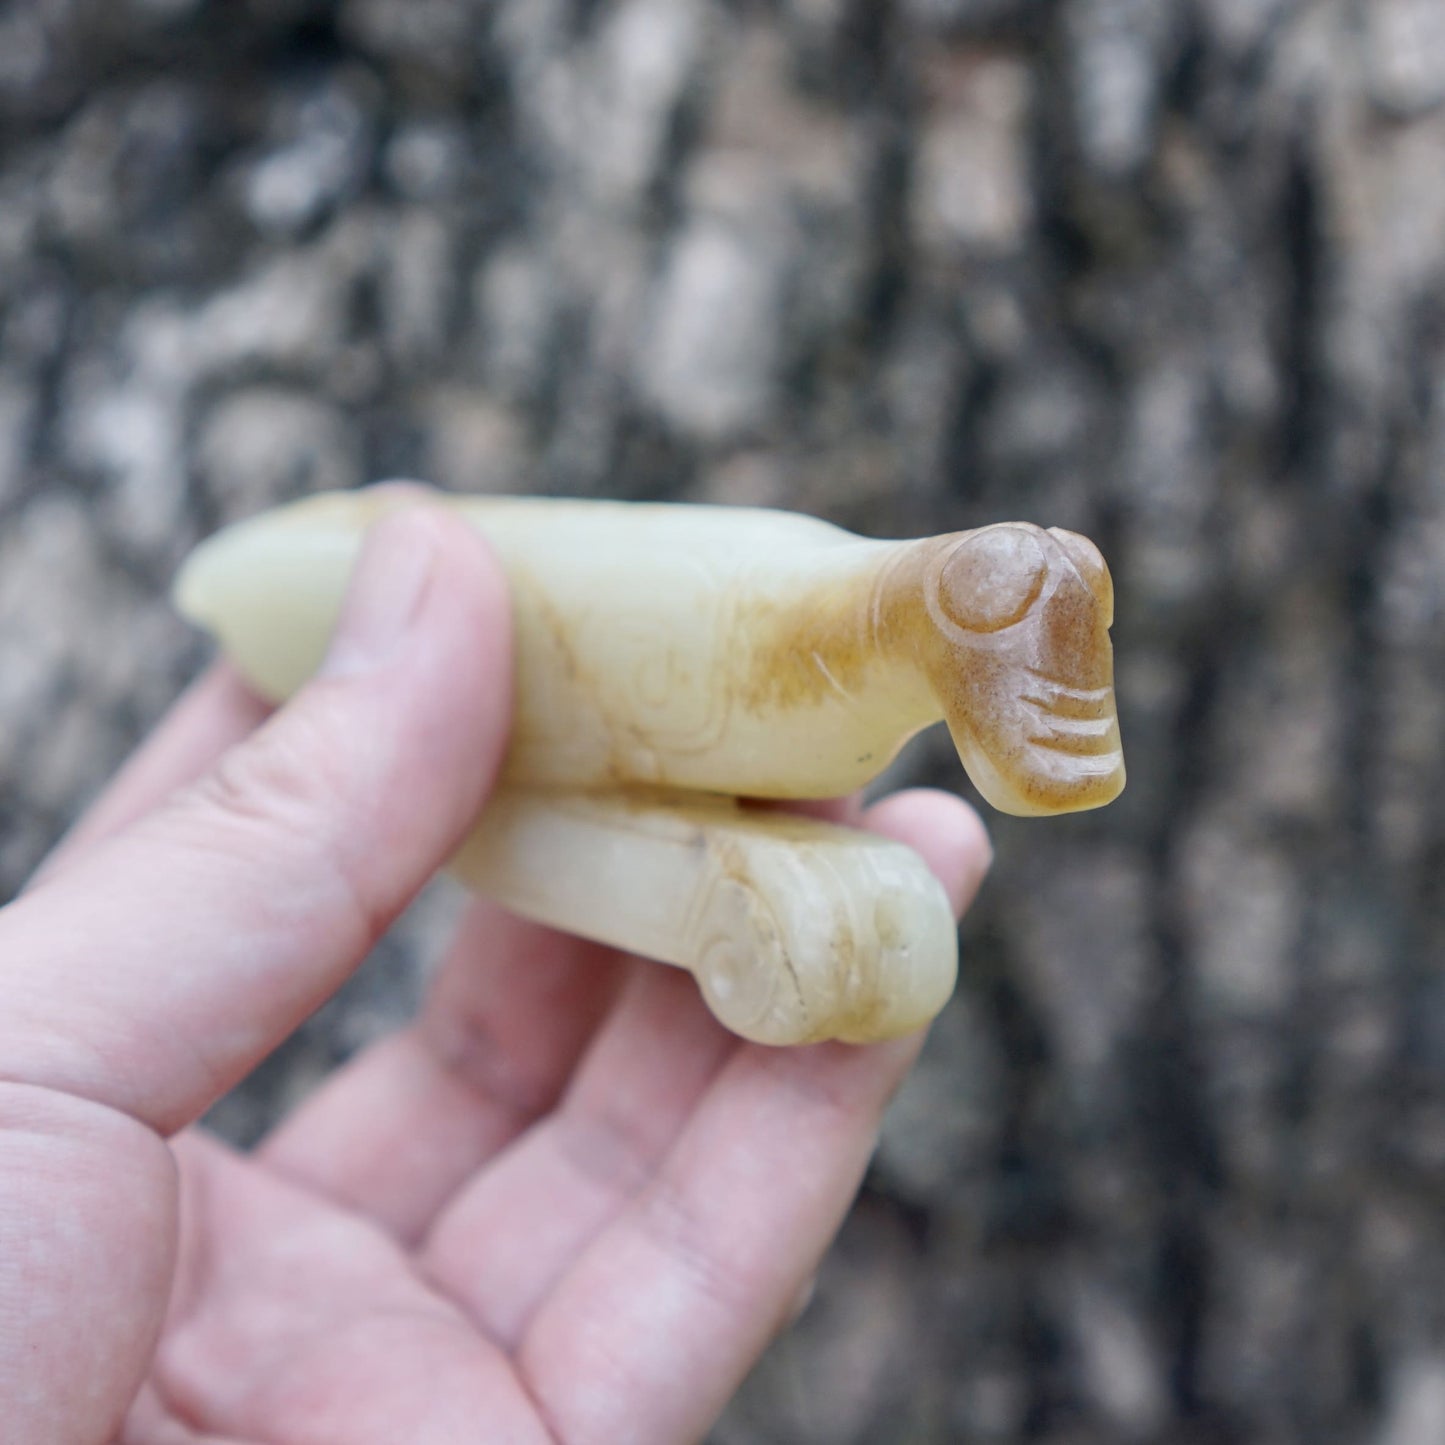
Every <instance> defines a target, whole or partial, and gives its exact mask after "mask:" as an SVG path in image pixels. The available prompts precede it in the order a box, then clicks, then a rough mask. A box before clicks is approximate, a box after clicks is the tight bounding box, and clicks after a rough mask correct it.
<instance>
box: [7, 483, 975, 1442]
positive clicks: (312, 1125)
mask: <svg viewBox="0 0 1445 1445" xmlns="http://www.w3.org/2000/svg"><path fill="white" fill-rule="evenodd" d="M509 637H510V631H509V626H508V613H507V597H506V588H505V584H504V582H503V581H502V578H501V575H500V573H499V571H498V569H497V567H496V565H495V563H494V561H493V560H492V558H491V555H490V553H489V552H488V551H487V549H486V546H485V544H484V543H483V542H481V541H480V539H479V538H478V536H477V535H476V533H475V532H473V531H472V530H471V529H469V528H467V527H466V526H465V525H464V524H462V523H460V522H459V521H457V520H456V519H455V518H452V517H449V516H447V515H445V514H443V513H441V512H439V511H437V510H435V509H431V508H418V509H415V510H411V511H406V512H402V513H399V514H396V515H394V516H392V517H390V518H388V519H386V520H385V521H383V522H382V523H381V524H380V525H379V526H378V527H377V528H376V529H375V531H374V532H373V534H372V536H371V537H370V539H369V540H368V543H367V546H366V550H365V552H364V555H363V560H362V564H361V567H360V568H359V571H358V576H357V579H356V582H355V584H354V586H353V589H352V592H351V594H350V595H349V597H348V601H347V605H346V608H345V610H344V612H343V618H342V624H341V627H340V630H339V633H338V638H337V642H336V644H335V645H334V647H333V650H332V653H331V655H330V658H329V661H328V664H327V666H326V667H325V668H324V669H323V672H322V674H321V676H320V677H319V678H318V679H317V680H316V681H315V682H313V683H311V684H309V685H308V686H307V687H305V688H304V689H303V690H302V691H301V692H300V693H299V694H298V695H297V696H296V697H295V698H294V699H293V700H292V701H291V702H290V703H288V704H287V705H286V707H285V708H283V709H282V710H280V711H279V712H277V713H275V714H273V715H269V716H268V711H267V709H266V708H265V707H264V706H263V705H262V704H261V703H259V702H258V701H257V700H256V699H255V698H254V697H252V696H251V695H250V694H249V693H247V692H246V690H245V689H244V688H243V687H242V685H241V684H240V683H239V682H238V681H237V680H236V678H235V677H234V675H233V674H231V673H230V672H228V671H227V670H225V669H224V668H220V669H217V670H214V671H213V672H211V673H210V674H208V675H207V676H206V677H205V678H203V679H202V680H201V682H199V683H198V684H197V685H196V686H195V687H194V688H193V689H192V690H191V692H190V693H189V694H188V695H187V696H186V697H185V698H184V699H183V700H182V701H181V702H180V703H179V704H178V706H177V707H176V709H175V710H174V712H173V713H172V714H171V716H170V717H169V718H168V719H167V720H166V721H165V722H164V723H163V724H162V726H161V728H160V729H159V730H158V732H157V733H156V735H155V736H154V737H153V738H152V739H151V741H150V742H149V744H148V745H147V746H146V748H145V749H144V750H143V751H142V752H141V753H140V754H139V755H138V756H137V757H136V759H134V760H133V761H132V762H131V764H130V765H129V766H128V767H127V768H126V769H125V771H124V772H123V773H122V774H121V776H120V777H119V779H118V780H117V781H116V782H115V784H114V785H113V786H112V788H111V790H110V791H109V792H108V793H107V794H106V795H105V796H104V797H103V798H102V799H101V800H100V802H99V803H98V804H97V806H96V807H95V809H94V810H93V811H92V813H91V814H90V815H89V817H88V818H87V819H86V820H85V821H84V822H83V823H82V824H81V825H80V826H79V827H78V828H77V829H76V831H75V832H74V833H73V834H72V836H71V837H70V838H69V839H67V841H66V842H65V843H64V844H63V845H62V846H61V848H60V849H59V850H58V852H57V853H56V854H55V856H54V857H53V858H52V859H51V860H50V861H49V862H48V863H47V865H46V866H45V868H44V869H42V871H41V874H40V875H39V877H38V878H37V879H36V881H35V882H34V883H33V884H32V886H31V887H30V888H29V889H28V890H27V891H26V892H25V893H24V894H23V895H22V896H21V897H20V898H19V899H18V900H17V901H16V902H14V903H12V904H11V905H10V906H8V907H7V908H5V909H3V910H0V1401H3V1402H4V1404H5V1412H4V1418H5V1428H6V1432H7V1434H6V1438H7V1439H11V1438H13V1439H15V1440H17V1441H26V1442H29V1441H35V1442H40V1441H44V1442H46V1445H110V1442H116V1441H119V1442H123V1445H181V1442H205V1445H221V1442H226V1445H234V1442H249V1445H373V1442H375V1445H395V1442H397V1441H401V1440H405V1441H407V1442H416V1445H451V1442H457V1445H462V1442H467V1445H472V1442H475V1441H477V1440H479V1439H485V1440H487V1441H489V1442H518V1445H522V1442H538V1445H548V1442H566V1445H590V1442H597V1445H604V1442H605V1445H624V1442H637V1445H649V1442H657V1445H677V1442H682V1441H687V1440H693V1439H696V1438H698V1437H699V1436H700V1435H702V1434H703V1433H704V1432H705V1431H706V1429H707V1428H708V1426H709V1425H710V1424H711V1422H712V1421H713V1419H714V1418H715V1417H716V1415H717V1414H718V1412H719V1411H720V1409H721V1408H722V1406H723V1405H724V1404H725V1402H726V1401H727V1399H728V1397H729V1396H730V1395H731V1393H732V1392H733V1391H734V1390H735V1389H736V1387H737V1385H738V1384H739V1382H740V1381H741V1380H742V1378H743V1376H744V1375H745V1374H746V1372H747V1371H748V1369H749V1367H750V1366H751V1365H752V1363H753V1362H754V1361H755V1360H756V1358H757V1357H758V1355H759V1354H760V1353H761V1351H762V1350H763V1349H764V1348H765V1346H766V1345H767V1343H768V1342H769V1340H770V1339H771V1338H772V1337H773V1336H774V1335H775V1334H776V1333H777V1332H778V1330H779V1329H781V1328H782V1327H784V1326H785V1325H786V1324H787V1322H788V1321H789V1320H790V1319H791V1317H792V1316H793V1314H794V1313H795V1311H796V1309H797V1307H798V1303H799V1301H800V1299H801V1297H802V1296H803V1294H804V1293H805V1291H806V1287H807V1284H808V1281H809V1280H810V1279H811V1277H812V1275H813V1273H814V1271H815V1269H816V1268H817V1265H818V1262H819V1259H820V1257H821V1255H822V1253H823V1251H824V1250H825V1248H826V1247H827V1244H828V1242H829V1240H830V1239H831V1238H832V1236H833V1234H834V1233H835V1231H836V1230H837V1228H838V1226H839V1224H840V1222H841V1220H842V1218H843V1216H844V1214H845V1212H846V1210H847V1207H848V1204H849V1202H850V1200H851V1199H852V1197H853V1194H854V1193H855V1191H856V1189H857V1187H858V1183H859V1180H860V1178H861V1176H862V1173H863V1170H864V1167H865V1165H866V1163H867V1160H868V1157H869V1154H870V1152H871V1150H872V1147H873V1143H874V1140H875V1137H876V1132H877V1128H878V1123H879V1118H880V1115H881V1112H882V1110H883V1108H884V1106H885V1105H886V1103H887V1101H888V1099H889V1098H890V1096H891V1095H892V1093H893V1091H894V1090H895V1089H896V1087H897V1086H898V1084H899V1082H900V1081H901V1079H902V1077H903V1075H904V1074H905V1073H906V1071H907V1069H908V1068H909V1066H910V1064H911V1063H912V1061H913V1059H914V1057H915V1056H916V1053H917V1050H918V1047H919V1042H920V1041H919V1038H918V1037H913V1038H909V1039H903V1040H895V1041H892V1042H890V1043H886V1044H878V1045H870V1046H867V1047H851V1046H847V1045H831V1044H830V1045H817V1046H814V1047H811V1048H802V1049H769V1048H766V1047H763V1046H759V1045H754V1044H747V1043H743V1042H740V1041H739V1040H738V1039H736V1038H735V1037H733V1036H731V1035H729V1034H728V1033H726V1032H725V1031H724V1030H723V1029H722V1028H721V1027H720V1026H719V1025H718V1024H717V1023H716V1022H715V1021H714V1020H713V1018H712V1017H711V1015H710V1014H709V1013H708V1011H707V1009H706V1008H705V1007H704V1005H703V1004H702V1002H701V1001H700V999H699V997H698V994H697V989H696V986H695V985H694V984H693V982H692V980H691V979H690V978H688V977H687V976H685V975H683V974H680V973H678V972H676V971H674V970H671V969H667V968H662V967H658V966H656V965H652V964H646V963H642V962H640V961H638V960H634V959H630V958H625V957H622V956H619V955H616V954H613V953H609V952H608V951H607V950H605V949H602V948H601V947H599V946H597V945H595V944H589V943H582V942H579V941H577V940H575V939H572V938H569V937H567V936H564V935H562V934H557V933H552V932H549V931H547V930H544V929H542V928H540V927H538V926H535V925H532V924H527V923H522V922H520V921H518V920H516V919H514V918H511V917H509V916H508V915H505V914H503V913H501V912H500V911H498V910H497V909H495V908H494V907H492V906H491V905H488V904H486V903H477V904H475V905H473V906H471V907H470V909H469V911H468V912H467V913H466V915H465V916H464V918H463V920H462V922H461V924H460V928H459V931H458V934H457V936H456V939H455V941H454V942H453V944H452V946H451V949H450V951H449V953H448V956H447V957H446V958H445V960H444V961H443V962H442V964H441V967H440V969H439V971H438V974H437V976H436V981H435V983H434V985H433V987H432V989H431V993H430V996H429V998H428V1000H427V1002H426V1004H425V1006H424V1007H423V1010H422V1012H421V1014H420V1016H419V1017H418V1018H417V1020H416V1021H415V1022H414V1023H413V1024H412V1025H411V1026H410V1027H408V1028H406V1029H404V1030H403V1031H402V1032H401V1033H399V1034H397V1035H396V1036H394V1037H392V1038H390V1039H387V1040H385V1041H383V1042H381V1043H379V1044H377V1045H376V1046H374V1047H373V1048H371V1049H370V1050H368V1051H366V1052H363V1053H362V1054H361V1055H359V1056H358V1057H357V1058H356V1059H355V1060H354V1061H353V1062H352V1063H350V1064H349V1065H348V1066H347V1067H345V1068H344V1069H342V1070H341V1071H340V1072H339V1073H337V1074H336V1075H334V1076H333V1077H332V1078H331V1079H330V1080H329V1081H328V1082H327V1083H326V1084H325V1085H324V1086H323V1087H322V1088H321V1090H320V1091H319V1092H318V1093H317V1094H316V1095H314V1096H313V1097H311V1098H310V1099H309V1100H307V1101H306V1102H304V1103H303V1104H302V1105H301V1106H300V1107H299V1109H298V1110H297V1111H296V1112H295V1113H294V1114H293V1115H292V1116H291V1117H290V1118H289V1119H286V1120H285V1121H283V1122H282V1123H281V1124H280V1125H278V1126H277V1128H276V1129H275V1130H274V1131H273V1132H272V1133H271V1134H270V1135H269V1137H268V1138H266V1139H265V1140H264V1141H263V1142H262V1144H261V1145H260V1146H259V1147H258V1149H257V1150H256V1151H255V1152H253V1153H251V1154H247V1155H242V1154H238V1153H235V1152H233V1151H232V1150H230V1149H228V1148H226V1147H225V1146H223V1145H222V1144H220V1143H219V1142H217V1141H216V1140H214V1139H211V1138H208V1137H207V1136H205V1135H204V1134H203V1133H201V1132H200V1131H198V1130H196V1129H194V1128H193V1127H191V1126H192V1125H193V1124H194V1122H195V1120H196V1119H197V1118H198V1117H199V1116H200V1115H201V1114H202V1113H203V1112H204V1111H205V1109H206V1108H207V1107H208V1106H209V1105H210V1104H212V1103H213V1102H214V1101H215V1100H216V1099H217V1098H218V1097H220V1096H221V1095H222V1094H223V1093H224V1092H225V1091H226V1090H227V1089H229V1088H230V1087H231V1086H232V1085H234V1084H235V1083H236V1082H237V1081H238V1080H240V1079H241V1078H242V1077H244V1075H245V1074H246V1073H247V1072H248V1071H249V1070H250V1069H251V1068H252V1067H253V1066H254V1065H255V1064H256V1063H258V1062H259V1061H260V1060H261V1059H262V1058H263V1057H264V1056H265V1055H266V1054H267V1053H268V1052H269V1051H270V1050H271V1049H273V1048H274V1047H275V1046H276V1045H277V1044H278V1043H279V1042H280V1041H281V1040H282V1039H283V1038H284V1037H285V1036H286V1035H287V1034H288V1033H289V1032H290V1031H291V1030H292V1029H293V1028H294V1027H295V1026H296V1025H297V1024H298V1023H299V1022H300V1021H301V1020H302V1019H303V1018H304V1017H305V1016H306V1015H307V1014H308V1013H309V1012H311V1011H312V1010H313V1009H314V1008H315V1007H316V1006H317V1005H318V1004H320V1003H321V1002H322V1001H323V1000H324V999H325V998H327V997H328V996H329V995H330V994H331V993H333V992H334V991H335V990H336V989H337V988H338V987H339V986H340V985H341V984H342V983H343V982H344V981H345V979H346V978H347V977H348V975H349V974H350V973H351V971H352V970H353V969H354V968H355V967H356V965H357V964H358V963H359V962H360V960H361V959H362V957H363V956H364V955H365V953H366V952H367V950H368V949H369V947H370V945H371V944H372V943H373V942H374V940H375V939H376V937H377V936H378V935H379V934H380V933H381V932H382V931H383V930H384V929H385V928H386V927H387V925H388V924H389V923H390V921H391V920H392V919H393V918H394V917H395V916H396V915H397V914H398V913H399V912H400V910H401V909H402V908H404V907H405V906H406V904H407V903H408V902H409V901H410V900H411V898H412V897H413V896H414V895H415V894H416V893H417V892H418V890H419V889H420V888H421V887H422V885H423V884H424V883H425V882H426V880H427V879H428V878H430V877H431V875H432V874H433V873H434V872H435V871H436V870H437V869H438V868H439V867H440V866H441V865H442V864H443V863H444V862H445V860H446V859H447V857H448V856H449V854H450V853H451V851H452V850H453V849H454V847H455V846H456V844H457V842H458V841H459V840H460V838H461V837H462V835H463V833H464V832H465V830H466V828H467V826H468V824H469V822H470V821H471V819H472V818H473V817H474V816H475V815H476V814H477V812H478V811H479V810H480V809H481V808H482V806H483V805H484V803H485V800H486V797H487V794H488V790H489V788H490V787H491V785H492V782H493V779H494V778H495V776H496V773H497V771H498V768H499V766H500V763H501V759H502V755H503V752H504V748H505V743H506V734H507V725H508V718H509V715H510V698H509V693H508V688H509V678H510V675H511V670H510V657H509ZM831 816H834V817H844V818H857V819H859V821H860V822H861V823H862V825H864V826H867V827H869V828H872V829H874V830H876V831H877V832H879V833H880V834H885V835H887V836H890V837H892V838H895V839H897V840H899V841H902V842H905V843H907V844H909V845H910V846H912V847H913V848H915V849H916V850H917V851H918V852H919V853H921V854H922V855H923V857H924V858H925V859H926V860H927V862H928V863H929V865H930V867H931V868H932V869H933V870H934V872H935V873H936V874H937V876H938V878H939V879H940V881H941V882H942V883H943V885H944V887H945V889H946V891H947V892H948V895H949V898H950V900H951V902H952V903H953V905H954V908H955V910H956V911H958V912H960V913H961V912H962V910H963V909H964V908H965V907H966V906H967V904H968V902H969V901H970V899H971V898H972V896H973V894H974V892H975V891H976V889H977V887H978V885H979V883H980V881H981V880H982V878H983V875H984V873H985V872H986V870H987V867H988V861H989V849H988V843H987V839H986V837H985V834H984V831H983V827H982V825H981V823H980V822H979V821H978V819H977V817H976V816H975V815H974V814H973V813H972V811H971V810H970V809H968V808H967V807H966V805H964V804H963V803H962V802H960V801H959V800H957V799H954V798H952V797H949V796H947V795H943V794H938V793H931V792H910V793H905V794H900V795H897V796H895V797H892V798H889V799H887V800H886V801H884V802H882V803H880V804H878V805H876V806H875V807H874V808H872V809H871V810H870V811H869V812H868V813H867V814H866V815H861V814H860V813H859V811H858V810H857V807H856V805H854V804H838V805H834V806H833V810H832V813H831Z"/></svg>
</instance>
